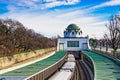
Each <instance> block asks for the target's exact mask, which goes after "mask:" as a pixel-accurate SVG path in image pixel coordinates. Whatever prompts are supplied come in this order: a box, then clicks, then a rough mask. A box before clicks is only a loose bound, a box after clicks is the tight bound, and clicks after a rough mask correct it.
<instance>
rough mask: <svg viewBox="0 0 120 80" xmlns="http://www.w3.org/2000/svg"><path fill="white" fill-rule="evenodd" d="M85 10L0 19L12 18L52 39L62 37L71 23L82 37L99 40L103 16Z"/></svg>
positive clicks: (15, 14) (11, 15)
mask: <svg viewBox="0 0 120 80" xmlns="http://www.w3.org/2000/svg"><path fill="white" fill-rule="evenodd" d="M88 14H89V11H86V10H79V9H76V10H67V11H64V10H62V11H61V10H58V11H52V12H48V13H44V14H40V13H30V12H28V13H25V12H24V13H8V14H6V15H2V16H0V17H3V18H6V16H7V17H8V18H13V19H16V20H18V21H20V22H22V23H23V24H24V25H25V26H26V27H28V28H30V29H33V30H35V31H36V32H40V33H42V34H43V35H45V36H48V37H52V36H55V35H57V34H59V35H61V36H63V31H64V29H65V28H66V27H67V26H68V25H69V24H71V23H75V24H77V25H78V26H80V28H81V29H82V30H83V35H84V36H85V35H88V34H89V35H90V36H96V37H97V38H101V37H102V35H103V32H104V30H105V27H104V24H105V23H106V21H102V22H101V21H100V18H101V17H104V16H106V15H104V16H95V15H94V16H91V15H90V14H89V15H88Z"/></svg>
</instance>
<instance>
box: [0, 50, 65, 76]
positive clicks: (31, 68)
mask: <svg viewBox="0 0 120 80" xmlns="http://www.w3.org/2000/svg"><path fill="white" fill-rule="evenodd" d="M65 54H66V51H59V52H56V53H55V54H54V55H52V56H50V57H48V58H46V59H44V60H41V61H38V62H36V63H34V64H31V65H28V66H25V67H22V68H19V69H16V70H13V71H10V72H7V73H5V74H2V75H0V76H30V75H32V74H35V73H37V72H39V71H41V70H43V69H45V68H47V67H49V66H50V65H52V64H54V63H56V62H57V61H59V60H60V59H61V58H63V57H64V56H65Z"/></svg>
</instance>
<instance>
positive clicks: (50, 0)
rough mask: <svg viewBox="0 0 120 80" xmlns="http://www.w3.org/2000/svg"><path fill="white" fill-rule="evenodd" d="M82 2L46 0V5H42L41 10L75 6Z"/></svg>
mask: <svg viewBox="0 0 120 80" xmlns="http://www.w3.org/2000/svg"><path fill="white" fill-rule="evenodd" d="M78 2H80V0H62V1H60V0H46V3H45V4H42V6H41V7H42V8H41V9H46V8H52V7H56V6H61V5H73V4H76V3H78Z"/></svg>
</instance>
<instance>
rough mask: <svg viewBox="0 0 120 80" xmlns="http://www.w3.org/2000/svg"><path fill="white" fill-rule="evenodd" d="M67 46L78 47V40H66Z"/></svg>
mask: <svg viewBox="0 0 120 80" xmlns="http://www.w3.org/2000/svg"><path fill="white" fill-rule="evenodd" d="M67 47H79V41H67Z"/></svg>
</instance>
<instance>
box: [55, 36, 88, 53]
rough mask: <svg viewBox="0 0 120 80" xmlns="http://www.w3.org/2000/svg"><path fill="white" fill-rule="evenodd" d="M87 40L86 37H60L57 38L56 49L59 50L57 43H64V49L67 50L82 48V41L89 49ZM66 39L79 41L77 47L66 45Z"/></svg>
mask: <svg viewBox="0 0 120 80" xmlns="http://www.w3.org/2000/svg"><path fill="white" fill-rule="evenodd" d="M88 40H89V39H88V37H80V38H60V39H58V43H57V50H58V51H59V43H64V50H68V51H79V50H83V43H87V47H88V49H90V47H89V41H88ZM67 41H79V47H67Z"/></svg>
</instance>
